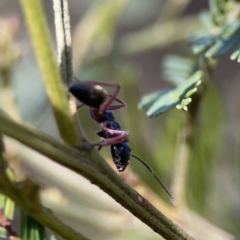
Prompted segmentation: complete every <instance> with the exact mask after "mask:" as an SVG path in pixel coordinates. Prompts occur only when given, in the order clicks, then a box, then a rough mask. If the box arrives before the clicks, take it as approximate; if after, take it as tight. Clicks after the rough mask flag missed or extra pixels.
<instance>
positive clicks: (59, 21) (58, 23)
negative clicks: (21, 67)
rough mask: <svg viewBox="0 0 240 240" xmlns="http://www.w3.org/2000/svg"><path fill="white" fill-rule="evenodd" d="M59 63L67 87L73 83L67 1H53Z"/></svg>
mask: <svg viewBox="0 0 240 240" xmlns="http://www.w3.org/2000/svg"><path fill="white" fill-rule="evenodd" d="M53 10H54V18H55V30H56V39H57V49H58V62H59V64H60V69H61V73H62V77H63V80H64V82H65V83H66V84H67V86H68V85H69V84H70V83H71V82H72V81H73V69H72V47H71V43H72V40H71V27H70V16H69V11H68V1H67V0H53Z"/></svg>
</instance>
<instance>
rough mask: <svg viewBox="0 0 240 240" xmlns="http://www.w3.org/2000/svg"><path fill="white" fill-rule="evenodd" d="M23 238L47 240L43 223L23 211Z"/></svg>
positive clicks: (25, 239)
mask: <svg viewBox="0 0 240 240" xmlns="http://www.w3.org/2000/svg"><path fill="white" fill-rule="evenodd" d="M21 220H22V221H21V238H22V239H24V240H46V232H45V228H44V226H43V225H41V224H40V223H39V222H37V221H36V220H35V219H34V218H32V217H29V216H28V215H26V214H25V213H24V212H22V211H21Z"/></svg>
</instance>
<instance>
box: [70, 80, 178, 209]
mask: <svg viewBox="0 0 240 240" xmlns="http://www.w3.org/2000/svg"><path fill="white" fill-rule="evenodd" d="M75 80H77V79H75ZM100 85H102V86H106V87H113V88H115V91H114V93H113V94H112V95H111V94H109V93H108V92H107V91H106V90H105V89H104V88H103V87H101V86H100ZM69 91H70V92H71V93H72V95H73V96H74V97H75V98H77V99H78V100H79V101H80V102H82V104H81V105H79V106H77V108H81V107H83V106H84V105H87V106H89V107H90V115H91V117H92V118H93V119H94V120H95V121H96V122H97V123H99V124H100V125H101V127H102V130H100V131H98V132H97V134H98V136H100V137H101V139H102V141H101V142H100V143H96V144H93V145H94V146H99V147H98V150H99V151H100V150H101V148H102V147H103V146H109V145H110V146H111V155H112V158H113V162H114V163H115V165H116V167H117V170H118V172H123V171H124V170H125V169H126V168H127V166H128V164H129V161H130V157H134V158H135V159H137V160H139V161H140V162H141V163H142V164H143V165H144V166H145V167H146V168H147V169H148V170H149V171H150V172H151V173H152V175H153V176H154V178H155V179H156V180H157V181H158V183H159V184H160V185H161V187H162V188H163V189H164V191H165V192H166V193H167V195H168V196H169V197H170V199H171V201H172V202H173V204H174V205H176V202H175V200H174V198H173V196H172V195H171V193H170V192H169V191H168V190H167V188H166V187H165V186H164V185H163V183H162V182H161V181H160V179H159V178H158V177H157V175H156V174H155V172H154V171H153V170H152V168H151V167H150V166H149V165H147V164H146V163H145V162H144V161H143V160H142V159H140V158H139V157H137V156H135V155H133V154H131V148H130V147H129V145H128V144H127V142H128V135H129V134H128V132H126V131H123V130H122V129H121V126H120V124H119V123H118V122H116V121H115V118H114V115H113V113H112V112H110V111H111V110H116V109H120V108H123V107H126V104H125V103H124V102H122V101H121V100H119V99H118V98H117V95H118V93H119V91H120V85H119V84H117V83H105V82H97V81H78V80H77V81H75V82H73V83H72V84H71V85H70V87H69ZM113 101H116V102H118V105H111V104H112V102H113Z"/></svg>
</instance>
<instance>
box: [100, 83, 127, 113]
mask: <svg viewBox="0 0 240 240" xmlns="http://www.w3.org/2000/svg"><path fill="white" fill-rule="evenodd" d="M99 84H100V85H102V86H106V87H114V88H115V92H114V93H113V94H112V95H110V94H108V96H109V99H108V100H107V101H106V102H105V103H104V104H103V105H102V106H101V108H100V111H105V110H106V109H108V107H109V106H110V104H111V103H112V102H113V101H114V100H116V99H117V98H116V96H117V95H118V93H119V91H120V85H119V84H117V83H103V82H101V83H99ZM116 101H118V102H120V103H121V104H124V103H123V102H122V101H120V100H119V99H118V100H116ZM124 105H125V104H124ZM115 109H117V108H115Z"/></svg>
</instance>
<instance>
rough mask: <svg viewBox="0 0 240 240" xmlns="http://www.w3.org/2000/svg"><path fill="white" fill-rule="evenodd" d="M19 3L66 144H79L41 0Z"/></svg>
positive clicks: (25, 0) (27, 0) (24, 0)
mask: <svg viewBox="0 0 240 240" xmlns="http://www.w3.org/2000/svg"><path fill="white" fill-rule="evenodd" d="M21 6H22V9H23V12H24V15H25V20H26V23H27V25H28V28H29V32H30V35H31V38H32V43H33V46H34V49H35V53H36V57H37V60H38V64H39V66H40V69H41V72H42V75H43V79H44V82H45V86H46V90H47V94H48V98H49V100H50V102H51V105H52V108H53V112H54V115H55V119H56V122H57V125H58V129H59V131H60V134H61V137H62V139H63V140H64V141H65V142H66V143H68V144H69V145H72V146H80V145H81V139H80V137H79V134H78V131H77V130H78V129H77V128H76V125H75V123H74V120H73V118H72V116H71V114H70V111H69V108H68V102H67V98H66V94H65V91H64V87H63V84H62V81H61V76H60V73H59V68H58V66H57V62H56V60H55V58H54V51H53V48H52V46H51V42H50V34H49V32H48V28H47V23H46V19H45V16H44V13H43V8H42V5H41V1H40V0H21Z"/></svg>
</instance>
